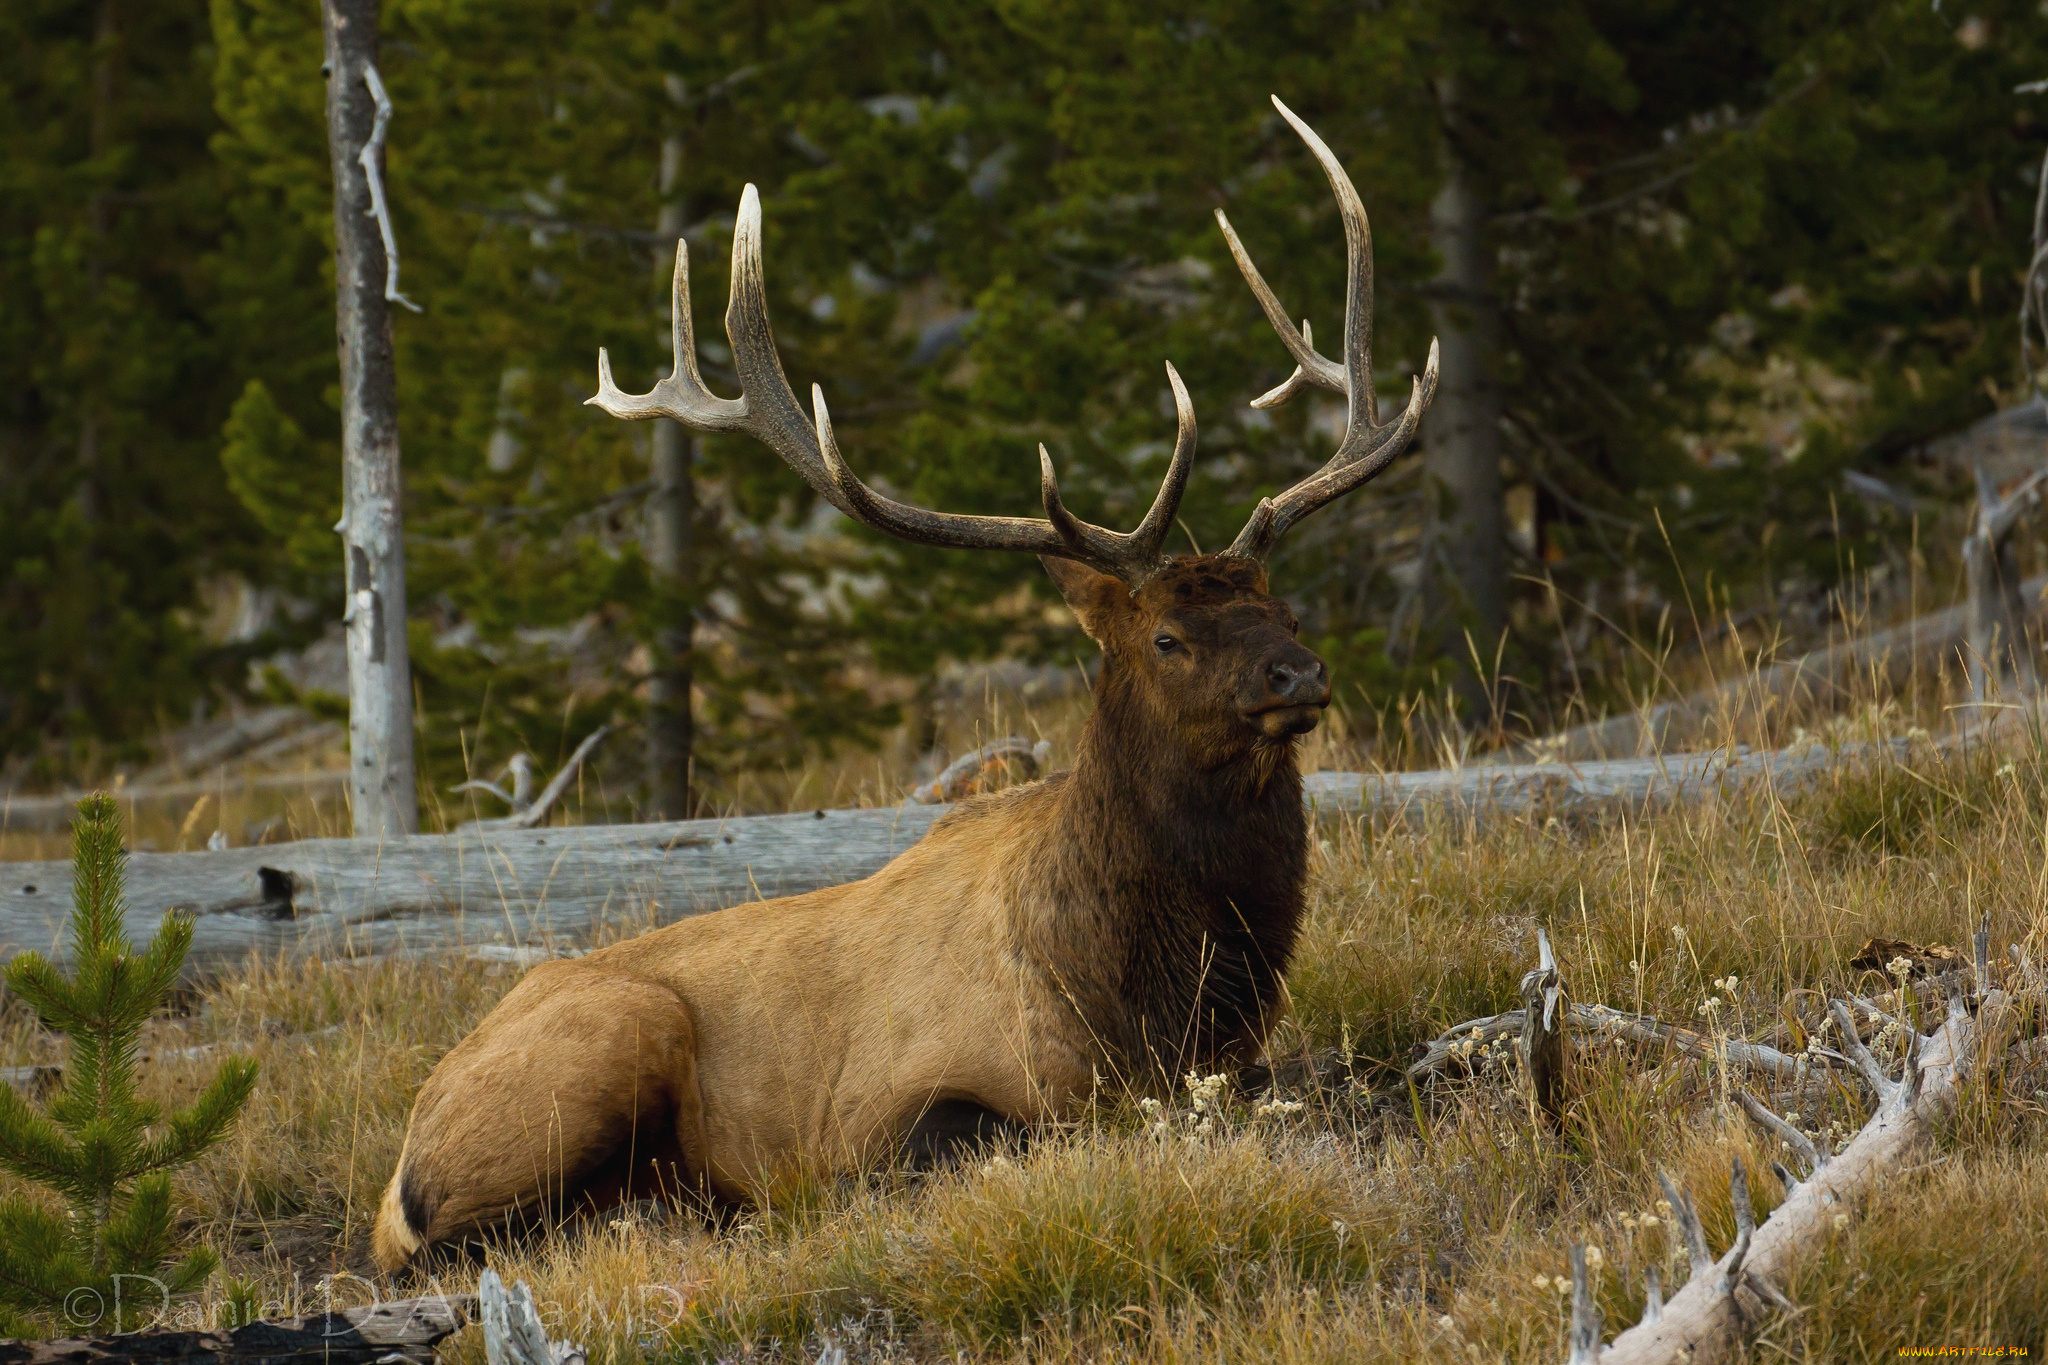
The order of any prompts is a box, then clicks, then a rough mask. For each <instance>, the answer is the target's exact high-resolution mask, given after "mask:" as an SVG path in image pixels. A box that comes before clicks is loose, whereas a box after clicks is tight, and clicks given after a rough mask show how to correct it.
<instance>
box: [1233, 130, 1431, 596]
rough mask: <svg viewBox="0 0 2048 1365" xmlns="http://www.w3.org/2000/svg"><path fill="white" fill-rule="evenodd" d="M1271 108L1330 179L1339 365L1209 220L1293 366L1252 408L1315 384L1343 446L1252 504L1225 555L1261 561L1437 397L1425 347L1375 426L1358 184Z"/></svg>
mask: <svg viewBox="0 0 2048 1365" xmlns="http://www.w3.org/2000/svg"><path fill="white" fill-rule="evenodd" d="M1273 107H1274V108H1275V109H1277V110H1279V111H1280V116H1281V117H1282V118H1284V119H1286V120H1287V123H1288V125H1289V126H1290V127H1292V128H1293V129H1294V131H1295V132H1296V133H1297V134H1299V135H1300V137H1301V140H1302V141H1303V142H1305V143H1307V144H1308V149H1309V151H1310V152H1311V153H1313V154H1314V156H1315V158H1316V161H1317V162H1318V163H1319V164H1320V165H1321V166H1322V168H1323V173H1324V175H1325V176H1327V177H1328V178H1329V181H1330V189H1331V191H1332V192H1333V193H1334V194H1335V195H1336V197H1337V210H1338V215H1339V217H1341V218H1342V219H1343V221H1344V242H1345V288H1344V351H1343V363H1342V364H1341V365H1339V364H1337V363H1336V362H1333V361H1331V360H1330V359H1329V358H1328V357H1326V356H1324V355H1322V354H1321V353H1320V352H1318V351H1317V350H1316V348H1315V345H1314V342H1313V334H1312V333H1311V332H1310V330H1309V325H1308V322H1307V320H1306V319H1304V320H1303V322H1302V324H1301V328H1300V330H1298V331H1297V330H1296V329H1295V326H1294V324H1293V322H1292V321H1290V320H1289V318H1288V315H1287V310H1286V309H1285V308H1283V307H1281V305H1280V300H1279V298H1278V297H1277V296H1276V295H1275V294H1274V293H1273V290H1272V287H1271V286H1269V285H1268V284H1267V283H1266V280H1265V277H1264V276H1263V275H1261V274H1260V273H1259V268H1258V266H1257V265H1255V264H1253V262H1252V258H1251V254H1250V253H1249V252H1247V251H1246V250H1245V249H1244V243H1243V242H1242V241H1240V240H1239V239H1238V236H1237V232H1236V230H1235V229H1233V228H1232V227H1231V226H1230V220H1229V218H1228V217H1226V216H1225V215H1224V213H1223V211H1222V210H1221V209H1218V210H1217V212H1216V222H1217V225H1218V226H1219V227H1221V228H1222V229H1223V238H1224V241H1225V242H1226V243H1228V245H1229V247H1230V254H1231V256H1232V258H1233V259H1235V260H1236V262H1237V268H1238V271H1239V273H1240V274H1242V275H1243V276H1244V278H1245V283H1246V284H1248V285H1250V286H1251V290H1252V294H1253V296H1254V297H1255V298H1256V299H1257V300H1258V303H1259V308H1260V310H1261V311H1263V312H1264V313H1265V315H1266V320H1267V321H1268V322H1269V323H1271V324H1272V326H1273V330H1274V331H1275V332H1276V333H1277V334H1278V335H1279V337H1280V341H1281V344H1282V345H1284V346H1285V347H1286V348H1287V351H1288V354H1290V355H1292V356H1293V357H1294V361H1295V367H1296V368H1295V371H1294V373H1293V374H1292V375H1290V376H1288V378H1287V380H1286V381H1285V382H1284V383H1282V384H1280V385H1279V386H1278V387H1276V388H1274V389H1271V390H1269V391H1268V392H1266V393H1264V394H1261V395H1260V396H1259V397H1258V398H1257V399H1256V400H1254V402H1253V404H1252V406H1254V407H1258V408H1270V407H1277V406H1278V405H1279V404H1281V403H1284V402H1286V401H1287V399H1289V398H1291V397H1293V396H1294V395H1295V394H1296V393H1298V392H1300V391H1301V390H1302V389H1303V388H1304V387H1306V386H1307V385H1310V384H1314V385H1317V386H1319V387H1321V388H1326V389H1333V390H1335V391H1336V392H1338V393H1341V394H1343V395H1344V396H1345V401H1346V422H1345V430H1344V439H1343V440H1342V441H1341V442H1339V443H1338V446H1337V450H1336V452H1335V453H1334V454H1333V455H1331V456H1330V458H1329V460H1328V461H1326V462H1325V463H1324V465H1323V467H1322V468H1321V469H1319V470H1317V471H1316V472H1315V473H1314V474H1312V475H1310V476H1309V477H1308V478H1306V479H1304V480H1302V481H1301V482H1300V483H1298V484H1296V485H1295V486H1294V487H1292V488H1290V489H1288V490H1287V491H1286V492H1285V493H1283V494H1281V495H1280V496H1279V497H1278V498H1269V499H1266V500H1264V501H1262V502H1260V504H1259V506H1258V508H1257V510H1255V511H1254V512H1253V513H1252V516H1251V520H1249V521H1248V522H1246V523H1245V527H1244V529H1243V530H1242V531H1240V532H1239V533H1238V536H1237V539H1236V541H1234V542H1233V543H1232V544H1231V547H1230V553H1231V554H1235V555H1244V556H1247V557H1250V558H1254V559H1263V558H1265V557H1266V556H1267V555H1268V554H1270V553H1271V552H1272V549H1273V547H1274V546H1275V545H1277V544H1278V543H1279V541H1280V538H1281V537H1282V536H1284V535H1285V534H1286V533H1287V531H1288V529H1289V528H1290V527H1292V526H1293V525H1294V523H1295V522H1297V521H1300V520H1301V519H1302V518H1303V517H1305V516H1307V515H1309V514H1310V513H1311V512H1314V511H1316V510H1317V509H1318V508H1321V507H1323V506H1325V505H1326V504H1328V503H1330V502H1333V501H1335V500H1336V499H1338V498H1340V497H1342V496H1344V495H1345V494H1346V493H1349V492H1351V491H1352V490H1353V489H1355V488H1358V487H1359V486H1360V485H1362V484H1364V483H1366V482H1368V481H1369V480H1371V479H1372V478H1373V477H1374V476H1376V475H1377V474H1379V472H1380V471H1381V470H1383V469H1385V468H1386V467H1387V466H1388V465H1389V464H1392V463H1393V462H1394V459H1395V458H1396V457H1397V456H1399V455H1400V453H1401V452H1402V451H1403V450H1405V449H1406V448H1407V446H1408V443H1409V441H1411V440H1412V439H1413V438H1414V436H1415V429H1416V426H1417V425H1418V424H1419V423H1420V422H1421V420H1422V412H1423V409H1425V408H1427V407H1428V406H1429V401H1430V399H1431V398H1432V397H1434V396H1435V394H1436V382H1437V345H1436V342H1435V341H1434V340H1432V341H1431V342H1430V346H1429V363H1428V365H1427V366H1426V367H1425V369H1424V371H1423V373H1422V374H1421V375H1419V376H1417V377H1416V378H1415V380H1414V381H1413V382H1412V384H1411V385H1410V389H1409V396H1408V406H1407V408H1406V409H1405V410H1403V412H1402V414H1401V416H1400V417H1399V418H1398V419H1396V420H1395V421H1393V422H1390V423H1387V424H1386V425H1384V426H1383V425H1381V424H1380V421H1379V397H1378V393H1377V391H1376V390H1375V389H1374V387H1373V376H1372V336H1373V261H1372V224H1371V221H1370V220H1369V219H1368V218H1367V217H1366V213H1365V203H1364V201H1363V200H1361V199H1360V198H1359V196H1358V189H1357V187H1356V186H1355V185H1353V184H1352V183H1351V177H1350V176H1349V175H1348V174H1346V173H1345V170H1344V167H1343V165H1342V163H1340V162H1339V161H1338V160H1337V157H1336V154H1335V153H1333V152H1332V151H1331V150H1330V148H1329V145H1328V144H1327V143H1325V142H1324V141H1323V140H1322V138H1321V137H1319V136H1317V134H1316V131H1315V130H1314V129H1313V128H1311V127H1309V126H1308V124H1306V123H1305V122H1303V121H1302V120H1301V119H1300V118H1299V117H1298V116H1296V114H1295V113H1294V111H1293V110H1292V109H1289V108H1288V107H1287V106H1286V105H1285V104H1283V103H1282V102H1281V101H1280V97H1279V96H1277V95H1275V96H1274V97H1273Z"/></svg>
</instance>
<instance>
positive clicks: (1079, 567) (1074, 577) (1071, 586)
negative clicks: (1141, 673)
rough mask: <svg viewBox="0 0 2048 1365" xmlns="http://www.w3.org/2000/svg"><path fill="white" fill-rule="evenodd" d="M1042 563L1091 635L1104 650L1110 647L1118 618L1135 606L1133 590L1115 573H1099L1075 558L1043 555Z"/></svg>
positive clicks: (1089, 635) (1084, 628)
mask: <svg viewBox="0 0 2048 1365" xmlns="http://www.w3.org/2000/svg"><path fill="white" fill-rule="evenodd" d="M1038 562H1039V563H1041V564H1043V565H1045V571H1046V572H1047V573H1049V574H1051V575H1052V581H1053V582H1054V584H1056V585H1057V586H1058V587H1059V590H1060V596H1061V597H1064V598H1066V599H1067V605H1068V606H1069V607H1071V608H1072V609H1073V612H1074V615H1075V616H1076V617H1078V618H1079V619H1080V622H1081V629H1083V630H1085V631H1087V632H1088V638H1089V639H1091V640H1093V641H1094V642H1095V643H1096V644H1098V645H1101V646H1102V647H1103V648H1104V649H1107V648H1109V640H1110V636H1111V635H1113V634H1114V633H1115V623H1116V620H1117V618H1118V617H1119V616H1121V615H1122V614H1123V613H1124V612H1127V611H1129V610H1130V609H1131V590H1130V589H1129V588H1126V587H1125V586H1124V585H1123V583H1122V582H1121V581H1120V580H1118V579H1116V578H1114V577H1112V576H1111V575H1109V574H1106V573H1097V572H1095V570H1093V569H1091V568H1089V567H1088V566H1087V565H1086V564H1078V563H1076V562H1075V561H1073V560H1071V559H1060V558H1057V557H1055V556H1053V555H1040V556H1039V557H1038Z"/></svg>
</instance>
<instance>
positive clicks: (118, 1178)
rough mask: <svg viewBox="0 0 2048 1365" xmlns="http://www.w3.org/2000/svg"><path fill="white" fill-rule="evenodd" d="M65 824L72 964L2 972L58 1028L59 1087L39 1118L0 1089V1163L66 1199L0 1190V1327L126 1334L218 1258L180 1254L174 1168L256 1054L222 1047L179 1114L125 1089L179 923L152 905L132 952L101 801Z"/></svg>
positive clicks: (178, 958)
mask: <svg viewBox="0 0 2048 1365" xmlns="http://www.w3.org/2000/svg"><path fill="white" fill-rule="evenodd" d="M72 830H73V834H72V840H73V851H72V860H73V864H72V865H73V871H72V896H73V909H72V913H71V957H72V973H71V975H70V976H69V977H66V976H64V975H63V974H61V973H59V972H58V970H57V968H56V967H55V965H54V964H52V963H51V962H50V961H49V960H48V959H47V958H45V957H44V956H42V955H41V954H40V953H33V952H29V953H22V954H21V955H20V956H18V957H16V958H15V959H14V960H13V961H12V962H10V963H9V964H8V966H7V972H6V982H7V988H8V989H9V990H10V991H12V992H13V993H14V994H15V995H17V996H19V997H20V998H21V999H22V1000H23V1001H24V1002H26V1003H27V1004H28V1006H29V1007H30V1008H31V1009H33V1010H35V1012H36V1014H37V1016H38V1017H39V1018H40V1019H41V1020H42V1022H43V1025H44V1027H46V1028H49V1029H53V1030H55V1031H57V1032H59V1033H62V1034H64V1035H65V1036H66V1037H68V1038H69V1039H70V1042H71V1051H70V1056H69V1057H68V1058H67V1059H66V1061H65V1064H64V1086H63V1088H62V1089H61V1090H60V1091H59V1092H58V1093H57V1094H56V1096H55V1097H54V1098H53V1099H52V1100H51V1102H50V1103H49V1105H48V1108H47V1110H46V1111H44V1112H40V1113H39V1112H37V1110H36V1108H35V1107H34V1106H32V1105H31V1104H30V1103H29V1102H28V1101H27V1100H26V1099H24V1098H22V1096H21V1095H20V1094H19V1093H18V1092H17V1091H15V1090H14V1089H13V1088H12V1087H7V1086H0V1167H4V1168H5V1169H6V1170H8V1171H10V1172H12V1173H13V1174H15V1175H17V1176H19V1177H21V1178H22V1179H24V1180H28V1181H31V1182H33V1183H34V1184H37V1185H40V1186H42V1187H43V1188H45V1189H47V1190H50V1191H52V1192H53V1193H55V1194H56V1195H58V1196H59V1197H60V1198H61V1199H62V1200H63V1202H64V1204H65V1206H66V1208H65V1211H64V1212H63V1213H56V1212H53V1211H52V1210H50V1209H49V1208H48V1207H47V1206H45V1205H44V1204H42V1203H39V1202H36V1201H33V1200H31V1199H29V1198H26V1197H21V1196H17V1197H15V1198H12V1199H8V1200H4V1201H0V1332H13V1331H14V1330H15V1329H16V1327H18V1326H19V1325H21V1318H20V1317H19V1315H20V1314H22V1313H42V1314H56V1313H59V1312H62V1313H65V1314H66V1315H67V1317H68V1318H69V1319H70V1320H71V1322H72V1323H74V1324H76V1325H86V1324H88V1323H90V1324H91V1325H94V1326H98V1327H101V1328H111V1329H113V1330H116V1331H119V1330H125V1329H127V1328H129V1327H132V1326H133V1325H134V1323H135V1321H136V1319H137V1318H138V1317H139V1316H140V1315H141V1314H142V1313H144V1312H146V1311H147V1310H149V1309H152V1308H154V1307H156V1306H157V1305H158V1304H159V1303H161V1302H162V1301H164V1300H165V1299H167V1298H168V1297H170V1296H174V1295H178V1294H184V1293H189V1292H191V1291H192V1290H194V1289H196V1288H198V1287H199V1285H200V1284H201V1283H203V1282H204V1281H205V1279H206V1277H207V1276H208V1275H210V1274H211V1273H212V1272H213V1268H214V1265H215V1261H216V1258H215V1256H214V1254H213V1252H212V1251H211V1250H209V1249H207V1248H205V1247H197V1248H194V1249H192V1250H189V1251H186V1252H184V1253H183V1254H180V1252H179V1248H178V1237H177V1234H176V1228H175V1224H174V1220H173V1216H172V1210H171V1172H172V1171H173V1170H175V1169H177V1168H178V1167H180V1166H183V1165H186V1164H188V1163H189V1162H191V1161H192V1160H193V1159H194V1158H196V1157H198V1156H199V1155H200V1154H201V1153H202V1152H204V1151H205V1150H206V1149H207V1148H209V1147H211V1146H212V1145H213V1144H214V1143H216V1142H218V1141H219V1140H220V1139H221V1137H222V1136H223V1135H224V1134H225V1133H226V1132H227V1130H228V1127H229V1125H230V1124H232V1123H233V1122H234V1121H235V1118H236V1116H237V1115H238V1114H240V1113H241V1111H242V1107H243V1106H244V1105H245V1104H247V1103H248V1100H249V1095H250V1092H251V1091H252V1090H253V1089H254V1088H255V1084H256V1063H255V1061H254V1060H253V1059H251V1058H247V1057H234V1058H230V1059H229V1060H227V1061H225V1062H223V1063H222V1064H221V1066H220V1068H219V1070H217V1071H216V1072H215V1073H214V1076H213V1080H212V1081H211V1082H210V1083H209V1084H208V1085H207V1087H206V1089H205V1090H204V1091H203V1092H202V1093H201V1094H200V1096H199V1098H198V1099H196V1100H194V1101H193V1102H192V1103H191V1104H189V1105H187V1106H185V1107H184V1108H182V1109H178V1110H174V1111H172V1112H170V1113H166V1112H164V1110H163V1109H162V1108H161V1107H160V1106H158V1105H157V1104H155V1103H153V1102H152V1101H150V1100H147V1099H144V1098H143V1097H142V1096H141V1095H139V1094H137V1093H136V1089H135V1068H136V1045H137V1042H138V1040H139V1039H140V1037H141V1034H142V1028H143V1025H144V1024H145V1023H147V1022H148V1020H149V1017H150V1016H151V1015H152V1014H153V1013H155V1011H156V1010H157V1009H158V1007H160V1006H161V1005H162V1004H163V1002H164V999H165V997H166V996H167V995H168V994H169V993H170V991H171V988H172V987H173V986H175V985H176V984H177V980H178V970H179V968H180V967H181V966H182V965H183V964H184V961H185V952H186V950H187V949H188V948H189V947H190V946H191V944H192V921H191V920H190V919H189V918H187V917H185V916H182V915H178V914H170V915H166V916H164V920H163V924H162V925H161V926H160V927H159V928H158V929H157V932H156V937H155V938H154V939H152V940H151V941H150V943H149V945H148V946H147V947H145V948H143V949H142V950H141V951H139V952H138V951H137V950H136V949H135V947H134V945H132V944H131V943H130V942H129V941H128V934H127V926H126V922H125V921H126V906H125V905H124V904H123V899H122V864H123V863H124V861H125V860H126V855H125V854H124V853H123V852H122V849H121V819H120V814H119V811H118V810H117V808H116V807H115V805H114V801H113V799H112V798H111V797H108V796H106V795H104V794H100V795H95V796H91V797H88V798H87V799H86V800H85V801H83V802H81V803H80V805H79V810H78V818H77V821H76V822H75V823H74V824H73V826H72ZM138 1289H140V1290H141V1292H139V1293H138Z"/></svg>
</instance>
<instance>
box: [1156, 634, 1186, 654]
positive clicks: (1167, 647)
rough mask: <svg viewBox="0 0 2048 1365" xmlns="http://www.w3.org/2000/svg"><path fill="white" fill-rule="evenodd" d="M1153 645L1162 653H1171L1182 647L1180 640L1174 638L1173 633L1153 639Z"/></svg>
mask: <svg viewBox="0 0 2048 1365" xmlns="http://www.w3.org/2000/svg"><path fill="white" fill-rule="evenodd" d="M1152 647H1153V648H1154V649H1156V650H1158V651H1159V652H1160V653H1161V654H1171V653H1173V651H1175V650H1176V649H1179V648H1180V641H1178V640H1176V639H1174V638H1173V637H1172V636H1171V635H1160V636H1157V637H1155V638H1154V639H1153V641H1152Z"/></svg>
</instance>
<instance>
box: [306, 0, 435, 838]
mask: <svg viewBox="0 0 2048 1365" xmlns="http://www.w3.org/2000/svg"><path fill="white" fill-rule="evenodd" d="M377 11H378V0H323V3H322V5H321V17H322V20H323V23H322V27H323V29H324V31H325V34H326V44H327V65H326V71H327V144H328V151H329V157H330V160H331V162H332V165H333V170H334V289H335V298H334V304H335V308H334V312H335V334H336V342H337V346H338V349H339V350H340V353H341V452H342V456H341V458H342V516H341V524H340V526H339V527H337V528H336V529H338V530H339V531H340V532H341V533H342V542H343V563H344V568H345V573H346V576H347V578H346V582H347V611H346V613H345V614H344V616H343V617H342V620H343V622H344V623H345V624H346V625H347V627H348V693H349V696H348V701H349V720H348V739H349V770H350V780H349V794H350V798H351V802H352V810H353V815H354V825H355V832H356V835H357V837H358V838H375V837H379V836H390V835H402V834H411V833H412V832H413V831H415V830H417V829H418V828H419V794H418V792H417V790H416V789H415V787H414V782H413V755H412V668H411V659H410V657H409V653H408V651H407V648H406V640H405V540H404V536H403V532H402V523H401V518H400V512H399V464H398V381H397V371H396V366H395V364H394V360H393V356H392V344H391V310H390V307H389V305H388V304H387V302H386V300H385V297H384V290H385V259H384V244H383V241H382V239H381V238H380V237H379V235H378V232H377V225H376V220H375V219H374V217H373V216H372V211H371V207H370V184H369V177H368V175H367V174H366V173H365V171H364V168H363V165H362V163H361V162H360V161H358V160H357V158H358V157H359V156H360V154H361V153H362V150H363V148H364V146H365V145H366V144H367V143H368V142H369V141H370V132H371V125H372V123H373V122H374V120H375V114H376V106H375V103H374V101H373V99H372V97H371V94H370V90H369V87H368V86H367V85H366V84H365V82H364V72H365V71H366V70H368V69H370V68H371V67H373V66H374V65H375V64H376V60H377ZM382 173H383V171H382V167H381V165H380V166H379V167H378V174H379V175H381V174H382Z"/></svg>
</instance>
